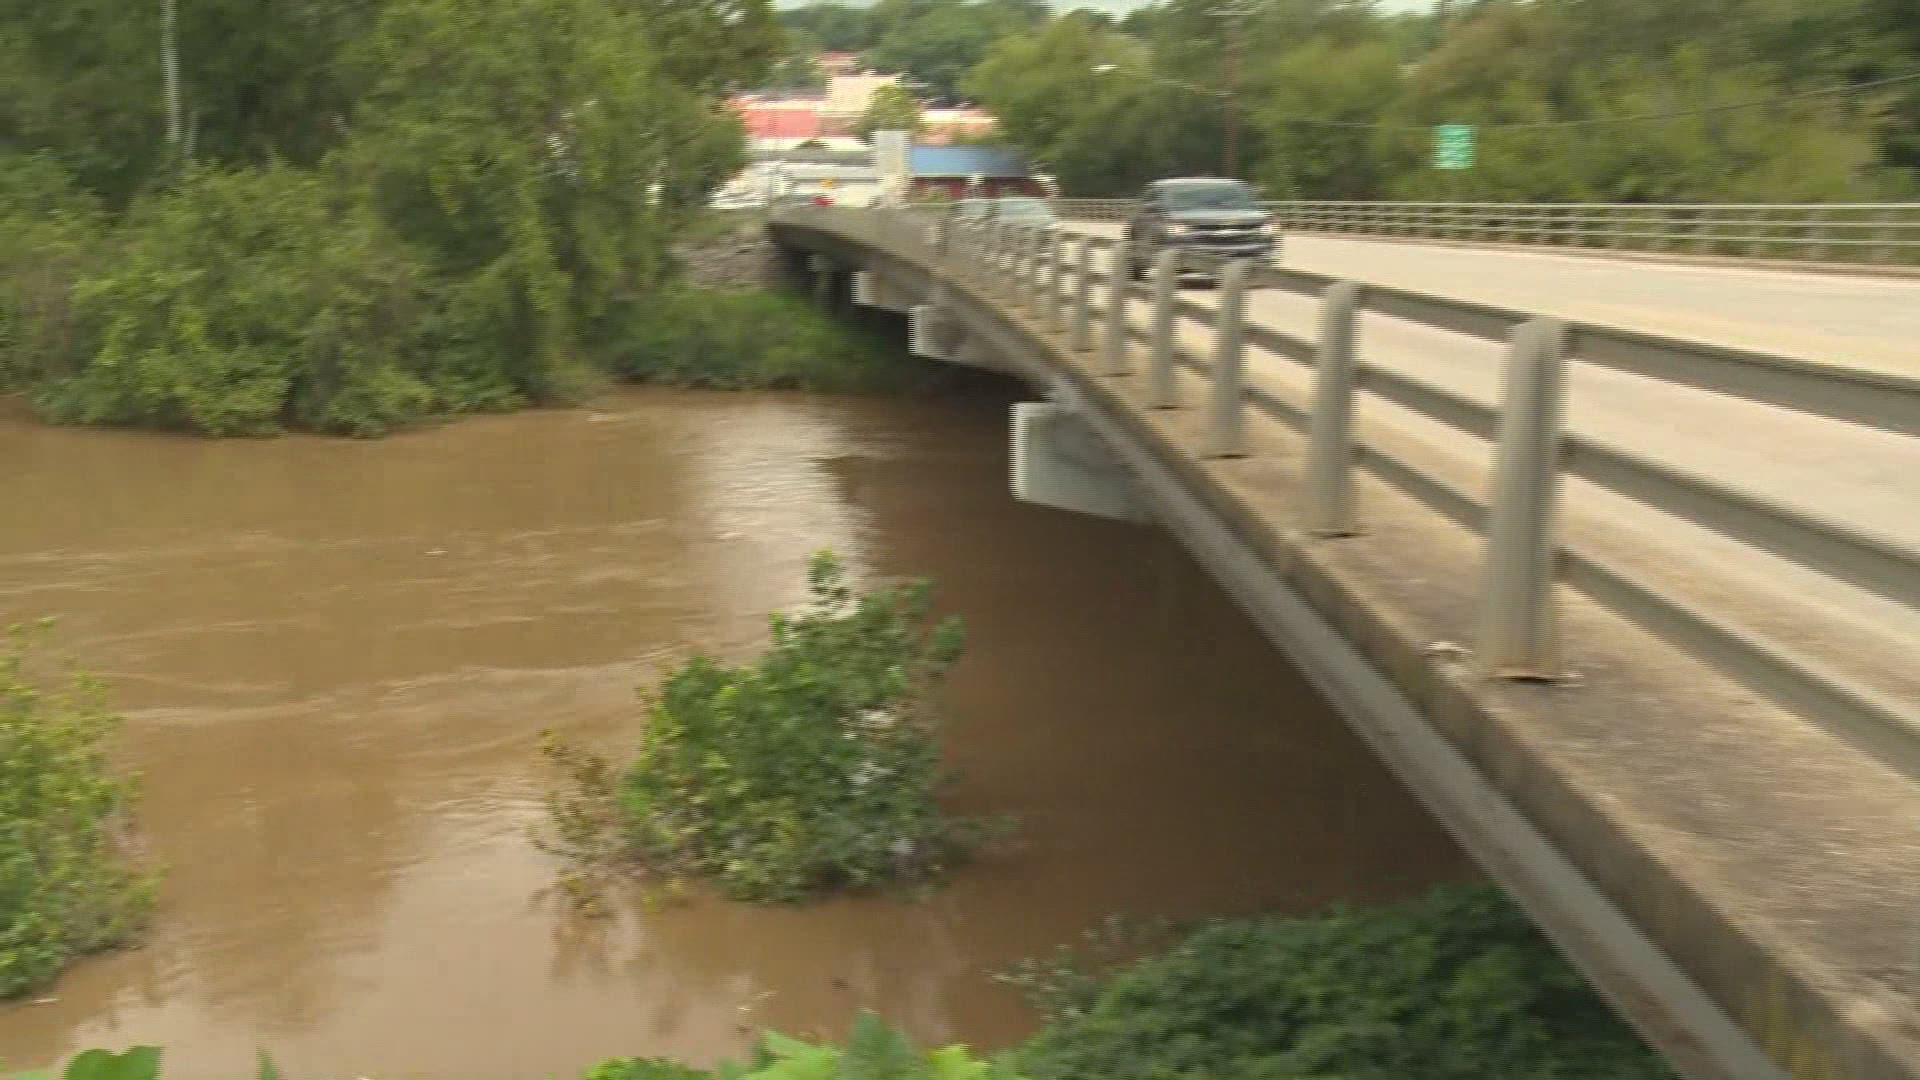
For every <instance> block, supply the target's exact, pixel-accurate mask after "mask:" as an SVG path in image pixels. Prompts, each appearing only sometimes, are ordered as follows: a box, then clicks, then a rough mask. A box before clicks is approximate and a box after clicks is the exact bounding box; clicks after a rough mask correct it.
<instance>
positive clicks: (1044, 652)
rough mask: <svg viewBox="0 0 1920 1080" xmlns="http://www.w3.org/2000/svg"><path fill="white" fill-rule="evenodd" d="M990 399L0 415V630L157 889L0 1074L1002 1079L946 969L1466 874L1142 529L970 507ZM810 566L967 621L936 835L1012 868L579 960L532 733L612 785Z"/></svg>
mask: <svg viewBox="0 0 1920 1080" xmlns="http://www.w3.org/2000/svg"><path fill="white" fill-rule="evenodd" d="M1006 394H1007V391H1006V390H1005V388H1004V387H1000V386H998V385H995V384H989V385H984V386H977V387H972V388H970V389H967V390H965V391H964V392H960V393H956V394H953V395H950V396H945V397H942V398H940V399H938V400H913V401H901V400H868V399H836V398H820V397H809V396H802V395H754V394H739V395H705V394H694V393H679V392H655V391H644V392H642V391H636V392H627V393H621V394H618V395H615V396H610V397H608V398H606V399H604V400H602V401H600V402H598V403H596V405H595V407H593V408H589V409H580V410H573V411H553V412H529V413H521V414H517V415H510V416H495V417H481V418H475V419H468V420H462V421H460V422H457V423H453V424H450V425H447V426H445V427H441V428H436V429H431V430H425V431H418V432H412V433H408V434H403V435H400V436H397V437H394V438H389V439H385V440H381V441H377V442H354V441H344V440H328V439H317V438H306V437H287V438H280V439H272V440H264V441H211V440H202V439H191V438H175V437H168V436H160V435H143V434H130V433H119V432H103V431H91V430H79V429H63V428H52V427H45V426H42V425H39V424H37V423H35V422H33V421H31V420H30V419H27V418H26V417H25V416H24V415H23V414H21V413H20V412H18V411H17V409H16V410H15V411H14V412H11V413H6V412H0V622H9V621H16V620H19V619H24V618H36V617H40V616H44V615H52V616H57V617H58V619H59V623H58V626H57V630H56V634H55V645H56V647H57V649H58V650H59V651H60V653H61V654H63V655H67V656H71V657H73V658H75V659H77V660H79V661H81V662H83V663H84V664H85V665H86V666H88V667H90V668H92V669H94V670H96V671H98V672H99V673H100V674H102V675H103V676H105V677H106V678H107V679H108V680H109V682H110V684H111V685H112V687H113V690H114V694H115V701H116V703H117V705H118V706H119V707H120V709H121V711H122V712H124V714H125V715H126V717H127V721H128V722H127V726H126V729H125V731H124V732H123V734H122V736H121V738H120V741H119V744H118V746H119V750H120V754H121V756H122V757H123V758H124V759H125V761H126V763H127V764H128V765H129V766H131V767H133V768H136V769H138V770H140V771H141V772H142V773H143V774H144V778H145V779H144V785H145V786H144V791H145V796H144V801H143V803H142V807H141V819H142V824H143V827H144V830H145V833H146V835H147V837H148V840H149V842H150V845H151V847H152V849H153V854H154V856H155V857H156V858H158V859H159V860H161V861H162V862H164V864H165V865H166V866H167V868H168V872H167V875H166V879H165V884H164V887H163V893H162V905H161V908H160V910H159V912H158V916H157V919H156V923H155V927H154V930H153V932H152V933H151V934H150V935H149V936H148V938H147V940H146V942H145V944H144V945H143V947H141V948H139V949H136V950H132V951H125V952H119V953H113V954H108V955H105V956H102V957H97V958H93V959H89V960H87V961H84V962H82V963H81V964H79V965H78V966H77V967H75V968H73V969H72V970H70V971H69V972H68V973H67V974H66V975H65V976H64V977H63V978H62V979H61V980H60V982H59V983H58V984H57V985H55V986H54V987H53V988H52V989H51V990H49V991H47V992H46V996H45V997H44V998H43V999H42V1000H41V1001H39V1002H37V1003H22V1004H16V1005H11V1006H5V1007H0V1060H3V1061H4V1062H5V1063H6V1064H7V1065H11V1066H17V1067H24V1066H33V1065H41V1064H45V1063H47V1062H49V1061H51V1060H52V1059H54V1058H56V1057H63V1056H64V1055H66V1054H68V1053H70V1052H71V1051H72V1050H74V1049H75V1048H78V1047H85V1046H89V1045H112V1046H119V1045H127V1044H132V1043H159V1044H164V1045H165V1046H167V1047H168V1048H169V1049H168V1058H169V1061H170V1063H171V1065H172V1069H171V1070H170V1072H169V1075H171V1076H178V1077H181V1078H183V1080H219V1078H223V1077H239V1076H242V1075H250V1073H249V1072H248V1069H249V1068H250V1064H251V1062H252V1060H253V1055H254V1052H255V1049H256V1048H258V1047H265V1048H269V1049H271V1050H272V1051H273V1053H274V1055H275V1056H276V1057H277V1058H278V1059H279V1060H280V1062H281V1064H282V1066H283V1067H284V1068H286V1069H287V1071H288V1072H289V1073H290V1075H293V1076H296V1077H310V1078H311V1077H356V1076H362V1075H366V1076H377V1077H380V1078H382V1080H397V1078H400V1077H413V1076H419V1077H433V1078H441V1080H452V1078H461V1080H492V1078H501V1080H505V1078H511V1077H536V1076H559V1075H572V1074H573V1072H574V1071H575V1070H577V1069H578V1068H579V1067H580V1066H582V1065H584V1064H585V1063H587V1062H589V1061H592V1060H595V1059H598V1058H601V1057H605V1056H611V1055H616V1054H636V1053H638V1054H661V1055H673V1056H678V1057H682V1058H686V1059H688V1060H690V1061H692V1062H695V1063H700V1064H706V1063H710V1062H712V1061H713V1060H715V1059H716V1058H718V1057H722V1056H727V1055H732V1054H735V1053H738V1052H739V1051H740V1050H741V1049H742V1048H743V1047H744V1046H745V1045H746V1043H747V1039H748V1033H749V1032H750V1031H752V1030H753V1029H755V1028H758V1027H760V1026H772V1027H776V1028H779V1029H782V1030H787V1031H793V1032H822V1033H834V1034H837V1033H839V1032H842V1031H844V1029H845V1025H846V1024H847V1022H848V1021H849V1019H850V1018H851V1016H852V1015H853V1014H854V1012H855V1011H856V1010H857V1009H859V1008H861V1007H870V1008H874V1009H877V1010H879V1011H881V1012H882V1013H883V1014H885V1015H886V1016H888V1017H889V1018H891V1019H893V1020H895V1021H896V1022H899V1023H901V1024H904V1025H905V1026H906V1027H907V1028H908V1029H909V1030H910V1031H911V1032H912V1033H913V1034H914V1035H916V1036H917V1037H918V1038H920V1039H922V1040H936V1039H937V1040H965V1041H968V1042H971V1043H974V1044H975V1045H979V1046H983V1047H987V1048H998V1047H1001V1046H1004V1045H1006V1044H1007V1043H1009V1042H1011V1041H1013V1040H1015V1039H1017V1038H1019V1037H1020V1036H1021V1035H1023V1034H1024V1033H1025V1032H1026V1031H1027V1030H1029V1028H1030V1026H1031V1024H1032V1018H1031V1017H1030V1016H1029V1015H1028V1014H1027V1013H1026V1011H1025V1010H1024V1008H1023V1007H1022V1006H1021V1004H1020V1002H1019V1000H1018V997H1017V995H1016V994H1014V993H1013V992H1012V991H1010V990H1008V989H1006V988H1004V987H1001V986H998V985H996V984H994V983H993V982H992V981H990V980H989V978H988V973H989V972H990V971H993V970H996V969H1000V968H1003V967H1005V966H1006V965H1008V964H1010V963H1011V962H1013V961H1015V960H1017V959H1019V958H1021V957H1024V956H1029V955H1035V954H1039V953H1043V952H1046V951H1048V950H1050V949H1052V948H1053V947H1054V946H1055V945H1058V944H1061V943H1066V942H1070V941H1072V940H1074V939H1075V938H1076V937H1077V936H1078V935H1079V934H1080V932H1081V931H1083V930H1084V929H1086V928H1087V927H1089V926H1091V925H1093V924H1094V923H1096V922H1098V921H1099V920H1100V919H1101V918H1102V917H1103V916H1105V915H1107V914H1109V913H1124V914H1128V915H1134V916H1170V917H1175V918H1186V917H1194V916H1200V915H1207V914H1227V913H1235V912H1245V911H1250V910H1255V909H1267V908H1278V909H1286V910H1302V909H1306V908H1310V907H1313V906H1316V905H1319V904H1322V903H1324V902H1326V901H1328V900H1330V899H1334V898H1348V899H1354V900H1359V901H1371V900H1381V899H1388V898H1394V897H1399V896H1404V895H1408V894H1410V893H1413V892H1415V891H1418V890H1419V889H1421V888H1423V887H1425V886H1427V885H1429V884H1431V883H1433V882H1435V881H1438V880H1443V879H1448V878H1453V877H1459V876H1462V875H1464V874H1466V873H1468V872H1469V871H1468V870H1467V868H1466V866H1465V864H1464V862H1463V860H1462V858H1461V856H1460V855H1459V854H1458V852H1457V851H1456V850H1455V849H1454V848H1453V846H1452V845H1451V844H1450V843H1449V842H1448V841H1447V840H1446V838H1445V837H1444V834H1442V833H1441V831H1440V830H1439V829H1438V828H1437V826H1435V825H1434V823H1433V822H1432V821H1431V820H1430V819H1429V818H1428V817H1427V816H1426V815H1425V814H1424V813H1423V812H1422V811H1421V810H1420V809H1419V807H1418V806H1417V805H1416V804H1415V803H1414V801H1413V800H1412V799H1411V798H1410V797H1409V796H1408V795H1407V794H1406V793H1405V792H1404V791H1403V790H1402V789H1401V788H1399V787H1398V786H1397V785H1396V784H1395V782H1394V781H1393V780H1392V779H1391V778H1390V777H1389V776H1388V775H1387V774H1386V773H1385V771H1384V770H1383V769H1382V768H1381V767H1380V766H1378V765H1377V764H1376V763H1375V762H1374V760H1373V759H1372V758H1371V757H1370V756H1369V754H1368V752H1367V751H1366V750H1365V748H1364V747H1363V746H1362V745H1361V744H1360V743H1359V742H1358V741H1357V740H1356V739H1355V738H1354V737H1353V736H1351V735H1350V734H1349V733H1348V732H1347V731H1346V729H1345V728H1344V727H1343V726H1342V725H1341V723H1340V722H1339V720H1338V719H1337V718H1335V717H1334V716H1333V715H1332V714H1331V713H1330V712H1329V710H1328V709H1327V707H1326V706H1325V704H1324V703H1323V702H1321V701H1320V700H1319V699H1317V698H1316V697H1315V696H1314V695H1313V694H1312V693H1311V692H1310V691H1309V690H1308V689H1307V688H1306V687H1305V686H1304V684H1303V683H1302V681H1301V679H1300V677H1299V676H1298V675H1297V674H1296V673H1294V672H1293V671H1292V670H1290V669H1289V667H1288V666H1287V665H1286V664H1285V663H1284V662H1283V661H1282V660H1281V659H1280V657H1279V656H1278V654H1276V653H1275V652H1274V651H1273V649H1272V648H1271V647H1270V646H1269V645H1268V644H1267V643H1266V642H1265V641H1264V639H1262V638H1261V637H1260V635H1259V634H1258V633H1257V632H1256V631H1255V630H1254V629H1253V628H1252V627H1251V625H1250V624H1249V623H1248V622H1247V620H1246V619H1245V618H1244V617H1242V616H1241V615H1240V614H1239V613H1238V611H1237V610H1236V609H1235V608H1233V606H1232V605H1231V604H1230V603H1229V602H1228V601H1227V600H1226V599H1225V598H1224V596H1223V595H1222V594H1221V592H1220V591H1219V590H1218V589H1217V588H1216V587H1215V586H1214V585H1213V584H1212V583H1211V582H1210V581H1209V580H1208V579H1207V578H1206V576H1205V575H1204V574H1203V573H1202V572H1201V571H1200V570H1199V569H1197V568H1196V567H1195V566H1194V564H1193V563H1192V562H1191V561H1190V560H1189V559H1188V557H1187V556H1186V555H1185V554H1184V552H1182V550H1181V549H1180V548H1179V547H1178V546H1177V545H1176V544H1175V543H1174V542H1173V541H1172V540H1170V539H1169V538H1168V537H1167V536H1166V535H1165V534H1164V533H1162V532H1160V531H1157V530H1155V529H1151V528H1145V527H1137V526H1128V525H1121V524H1115V523H1109V522H1102V521H1095V520H1091V519H1086V518H1078V517H1074V516H1070V515H1067V514H1063V513H1058V512H1054V511H1049V510H1044V509H1038V508H1033V507H1026V506H1021V505H1018V504H1016V503H1014V502H1013V501H1012V500H1011V499H1010V498H1009V496H1008V495H1007V489H1006V474H1005V470H1006V463H1005V456H1006V454H1005V434H1004V433H1005V425H1006V419H1005V409H1006V405H1007V404H1008V401H1009V400H1010V399H1009V398H1008V397H1007V396H1006ZM7 405H8V403H6V402H3V401H0V409H3V408H5V407H7ZM823 547H831V548H833V549H835V550H837V551H839V552H840V553H842V555H843V556H844V557H845V559H846V560H847V561H848V563H849V565H850V566H851V567H853V568H854V569H855V570H856V572H858V573H859V574H861V575H864V576H867V577H869V578H871V577H874V576H904V575H926V576H930V577H932V578H934V579H935V580H936V581H937V583H938V586H939V592H938V601H939V604H940V606H941V608H942V610H945V611H951V612H957V613H958V614H960V615H962V616H963V617H964V618H965V620H966V622H967V624H968V630H969V640H970V648H969V652H968V654H967V657H966V658H965V660H964V661H963V662H962V663H961V665H960V666H959V668H958V669H957V670H956V672H955V674H954V676H953V678H952V681H951V684H950V686H949V694H948V703H949V711H950V714H951V720H950V725H951V726H950V732H949V735H950V741H951V756H952V758H953V763H954V765H955V766H956V768H957V769H958V770H959V772H960V775H961V780H960V782H959V784H958V786H957V788H956V789H955V791H954V793H953V798H952V801H953V803H954V805H955V806H956V807H957V808H959V809H963V810H967V811H975V812H993V813H1008V814H1012V815H1015V816H1016V817H1017V818H1018V819H1019V821H1020V822H1021V831H1020V837H1019V840H1018V842H1017V843H1015V844H1013V845H1011V846H1009V847H1008V848H1007V849H1005V850H997V851H993V852H990V853H989V854H988V855H987V856H986V857H984V858H983V859H982V860H980V861H979V862H977V863H975V864H974V865H972V866H970V867H968V868H966V869H964V870H963V871H961V872H960V873H959V874H957V875H956V876H955V877H954V878H953V880H952V882H951V884H950V885H948V886H947V887H945V888H941V889H938V890H935V891H932V892H930V893H928V894H926V895H916V896H898V895H886V896H868V897H859V898H854V899H846V900H839V901H835V902H830V903H826V904H821V905H817V906H812V907H806V908H775V909H768V908H757V907H749V906H744V905H738V904H731V903H726V902H722V901H716V900H707V899H698V898H695V899H691V900H687V901H684V902H677V903H669V904H665V905H661V906H658V907H655V908H653V909H651V910H649V909H641V908H635V909H629V910H628V911H627V912H626V913H625V914H623V915H621V916H620V917H618V918H615V919H610V920H602V921H599V922H589V921H585V920H582V919H580V918H578V917H576V916H573V915H570V914H569V913H568V912H567V910H566V909H565V907H564V906H563V905H561V904H559V903H558V902H557V901H555V900H554V899H552V898H551V897H548V896H544V895H543V889H544V888H545V887H547V886H548V885H550V884H551V882H552V879H553V874H554V866H553V864H552V863H551V862H550V861H549V860H548V858H547V857H545V856H543V855H542V854H540V853H539V852H537V851H536V850H534V849H533V848H532V847H531V846H530V845H529V844H528V842H527V840H526V830H527V828H528V826H529V825H530V824H531V823H533V822H534V821H536V820H537V818H538V816H539V813H540V810H539V794H540V790H541V785H542V782H543V780H544V774H543V772H542V769H541V767H540V765H539V763H538V761H537V757H536V754H535V745H536V733H537V732H538V731H539V730H540V729H541V728H543V727H549V726H551V727H553V728H555V729H557V730H559V731H561V732H563V733H566V734H568V735H571V736H572V737H574V738H576V739H577V740H580V741H583V742H586V743H590V744H594V745H598V746H601V747H608V748H615V747H620V746H623V745H631V743H632V742H633V740H634V739H635V738H636V732H637V724H638V722H639V719H640V710H639V708H638V706H637V704H636V688H637V687H640V686H643V685H645V684H648V683H650V682H651V681H653V680H654V679H656V678H657V677H658V676H659V675H660V674H661V673H662V672H663V671H664V670H665V669H666V668H667V667H668V666H669V665H671V664H672V663H673V662H674V661H675V660H676V659H677V658H679V657H682V656H684V655H685V654H687V653H688V652H689V651H691V650H694V649H706V650H713V651H718V652H721V653H724V654H728V655H739V654H743V653H745V652H746V651H747V650H750V649H751V648H753V647H754V645H755V643H756V642H757V641H758V640H759V638H760V636H761V634H762V632H763V625H764V623H763V620H764V614H765V612H766V611H768V610H769V609H771V608H776V607H780V606H785V605H790V604H792V603H794V602H796V601H798V600H799V599H801V598H802V596H803V595H804V583H803V568H804V565H805V561H806V559H807V557H808V555H809V554H810V553H812V552H813V551H815V550H816V549H819V548H823Z"/></svg>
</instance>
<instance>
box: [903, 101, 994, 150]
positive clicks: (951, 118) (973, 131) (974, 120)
mask: <svg viewBox="0 0 1920 1080" xmlns="http://www.w3.org/2000/svg"><path fill="white" fill-rule="evenodd" d="M996 126H997V121H995V120H994V118H993V117H992V116H990V115H988V114H987V113H986V112H984V111H982V110H980V109H927V110H925V111H923V112H922V113H921V114H920V141H921V142H923V143H925V144H927V145H928V146H945V145H947V144H949V143H956V142H965V141H967V140H969V139H978V138H980V137H982V136H985V135H991V134H993V131H994V128H995V127H996Z"/></svg>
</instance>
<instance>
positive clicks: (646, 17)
mask: <svg viewBox="0 0 1920 1080" xmlns="http://www.w3.org/2000/svg"><path fill="white" fill-rule="evenodd" d="M618 2H619V3H620V4H621V5H623V6H624V7H625V8H626V9H627V10H628V11H629V12H631V13H632V14H633V15H635V16H638V18H639V27H640V31H639V33H637V34H635V35H633V36H632V38H630V40H631V41H632V42H633V44H634V47H635V48H636V50H638V52H639V54H640V55H645V56H650V57H652V65H653V66H654V68H655V69H656V71H657V73H658V74H660V75H662V76H664V77H666V78H668V79H671V80H673V81H675V82H677V83H679V84H680V85H682V86H685V87H689V88H692V89H694V90H698V91H702V92H715V91H722V90H731V89H736V88H739V87H743V86H751V85H753V84H754V83H755V82H758V81H759V80H760V79H762V78H764V77H765V76H766V74H767V72H768V71H769V70H770V69H771V67H772V65H773V62H774V61H775V60H776V59H778V58H779V55H780V22H779V19H778V17H777V16H775V14H774V11H773V3H772V0H618Z"/></svg>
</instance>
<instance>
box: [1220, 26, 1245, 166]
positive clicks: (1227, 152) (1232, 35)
mask: <svg viewBox="0 0 1920 1080" xmlns="http://www.w3.org/2000/svg"><path fill="white" fill-rule="evenodd" d="M1240 38H1241V34H1240V28H1239V27H1238V26H1234V27H1229V28H1228V30H1227V96H1226V106H1227V137H1226V140H1225V145H1224V146H1222V147H1221V157H1222V159H1223V160H1222V162H1221V173H1220V174H1221V175H1222V176H1225V177H1227V178H1228V179H1233V178H1234V176H1235V174H1236V173H1238V172H1239V171H1240Z"/></svg>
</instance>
